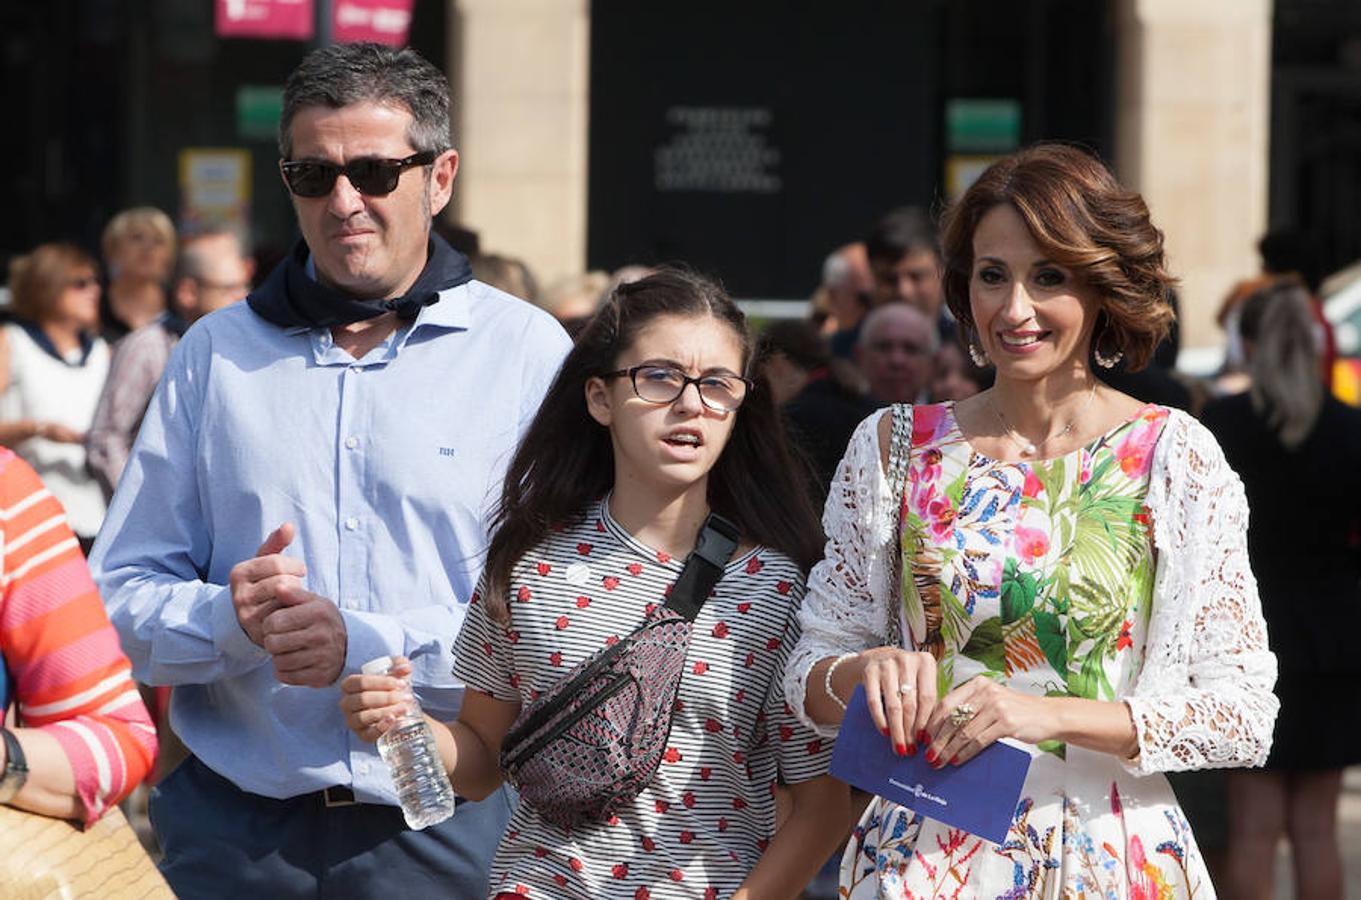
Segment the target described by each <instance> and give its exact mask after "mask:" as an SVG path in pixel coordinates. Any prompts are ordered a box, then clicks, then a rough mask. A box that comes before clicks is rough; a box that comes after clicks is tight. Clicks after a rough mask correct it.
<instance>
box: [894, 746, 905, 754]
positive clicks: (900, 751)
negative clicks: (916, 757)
mask: <svg viewBox="0 0 1361 900" xmlns="http://www.w3.org/2000/svg"><path fill="white" fill-rule="evenodd" d="M893 752H894V753H897V754H898V755H899V756H906V755H907V748H906V747H904V746H903V745H902V744H894V745H893Z"/></svg>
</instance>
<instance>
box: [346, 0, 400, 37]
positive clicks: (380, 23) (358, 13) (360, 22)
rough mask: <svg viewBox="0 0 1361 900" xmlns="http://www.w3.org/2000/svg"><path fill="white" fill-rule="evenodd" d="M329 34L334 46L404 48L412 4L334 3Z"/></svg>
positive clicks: (378, 0) (381, 0)
mask: <svg viewBox="0 0 1361 900" xmlns="http://www.w3.org/2000/svg"><path fill="white" fill-rule="evenodd" d="M334 3H335V8H334V11H333V13H332V15H333V18H334V21H333V23H332V33H333V34H334V35H335V39H336V42H337V43H342V44H344V43H350V42H352V41H374V42H376V43H379V44H387V45H389V46H392V47H403V46H406V38H407V33H408V32H409V31H410V30H411V7H412V3H413V0H334Z"/></svg>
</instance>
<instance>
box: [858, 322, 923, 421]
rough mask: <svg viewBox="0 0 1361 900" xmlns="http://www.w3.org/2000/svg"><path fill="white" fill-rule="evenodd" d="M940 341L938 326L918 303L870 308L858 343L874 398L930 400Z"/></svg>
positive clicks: (883, 403)
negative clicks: (935, 357)
mask: <svg viewBox="0 0 1361 900" xmlns="http://www.w3.org/2000/svg"><path fill="white" fill-rule="evenodd" d="M939 345H940V339H939V337H938V336H937V333H936V329H935V328H933V327H932V326H931V322H930V320H929V319H927V318H926V316H925V315H923V314H922V313H921V311H920V310H918V309H917V308H916V307H914V306H910V305H908V304H906V303H901V302H895V303H888V304H885V305H884V306H876V307H875V308H874V309H872V310H870V312H869V315H867V316H865V321H864V322H863V323H861V326H860V340H859V342H858V343H857V344H856V347H855V363H856V365H857V366H859V367H860V372H861V374H862V375H864V376H865V381H866V382H868V384H869V396H870V399H872V400H873V401H874V402H875V403H876V404H878V405H880V406H887V405H888V404H890V403H924V402H926V399H927V397H926V387H927V385H928V383H929V382H930V380H931V373H932V365H933V363H932V360H933V357H934V356H935V352H936V349H937V347H939Z"/></svg>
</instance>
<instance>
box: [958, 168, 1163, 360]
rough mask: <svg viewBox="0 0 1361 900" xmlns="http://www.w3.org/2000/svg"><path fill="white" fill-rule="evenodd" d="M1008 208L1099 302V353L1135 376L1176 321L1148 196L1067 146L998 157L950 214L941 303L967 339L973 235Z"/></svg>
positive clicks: (1159, 235) (1096, 339) (1096, 341)
mask: <svg viewBox="0 0 1361 900" xmlns="http://www.w3.org/2000/svg"><path fill="white" fill-rule="evenodd" d="M1004 203H1006V204H1010V205H1011V206H1012V207H1013V208H1014V209H1015V210H1016V211H1017V212H1018V213H1020V215H1021V218H1022V219H1023V220H1024V221H1025V223H1026V226H1027V227H1028V228H1029V229H1030V234H1031V236H1032V237H1034V239H1035V242H1036V243H1037V244H1039V245H1040V247H1041V249H1043V250H1044V252H1045V254H1046V255H1047V256H1048V257H1049V260H1050V261H1051V262H1053V263H1056V264H1057V265H1060V266H1063V267H1064V268H1066V269H1069V270H1071V271H1072V272H1073V273H1074V274H1075V275H1076V276H1077V277H1078V278H1080V279H1081V280H1082V281H1083V282H1084V283H1085V284H1087V285H1089V286H1090V287H1091V288H1093V289H1094V290H1095V291H1096V293H1097V294H1098V295H1099V296H1100V298H1101V312H1100V313H1099V314H1098V316H1097V321H1096V328H1095V330H1094V331H1093V332H1092V334H1093V337H1092V347H1093V349H1100V351H1101V352H1102V353H1103V354H1104V355H1108V356H1109V355H1113V354H1115V353H1116V352H1119V353H1123V354H1124V356H1125V361H1126V364H1127V366H1128V368H1129V369H1130V370H1131V371H1138V370H1139V369H1142V368H1143V367H1144V366H1145V365H1147V364H1148V361H1149V359H1150V358H1151V357H1152V356H1153V351H1154V350H1155V349H1156V348H1157V346H1158V344H1159V343H1160V342H1161V341H1162V339H1163V338H1164V337H1166V335H1167V332H1168V329H1169V328H1171V326H1172V320H1173V318H1174V313H1173V311H1172V307H1171V305H1170V304H1169V303H1168V299H1167V298H1168V291H1169V289H1170V288H1171V287H1172V286H1173V285H1174V284H1175V281H1176V280H1175V279H1174V278H1173V277H1172V276H1171V275H1170V274H1169V273H1168V271H1167V269H1166V262H1165V260H1164V257H1163V234H1162V232H1161V231H1159V230H1158V229H1157V228H1155V227H1154V225H1153V223H1152V221H1150V219H1149V215H1148V206H1147V205H1146V204H1145V203H1144V199H1143V197H1140V196H1139V195H1138V194H1137V193H1135V192H1134V191H1127V190H1125V189H1124V188H1122V187H1121V186H1120V184H1119V182H1117V181H1116V180H1115V177H1114V176H1113V175H1111V173H1110V170H1109V169H1107V168H1106V166H1105V165H1104V164H1103V163H1102V162H1101V161H1100V160H1099V159H1097V158H1096V157H1094V156H1092V155H1091V154H1090V153H1088V152H1086V151H1085V150H1082V149H1079V148H1077V147H1073V146H1069V145H1067V144H1054V143H1044V144H1036V145H1034V146H1032V147H1027V148H1026V149H1024V150H1019V151H1017V152H1016V153H1013V154H1011V155H1010V156H1007V157H1005V158H1003V159H1000V160H998V161H997V162H995V163H993V164H992V165H991V166H989V167H988V168H987V169H986V170H985V171H984V172H983V174H982V175H981V176H979V178H978V180H977V181H975V182H974V183H973V185H972V186H971V187H970V188H969V189H968V190H967V191H965V192H964V196H963V197H961V198H960V199H959V200H958V202H956V203H955V204H954V205H953V206H952V207H951V208H950V209H949V210H947V211H946V213H945V217H944V221H943V251H944V256H945V302H946V303H948V304H949V306H950V311H951V312H953V313H954V314H955V318H957V319H958V320H959V322H960V325H961V326H962V328H961V333H962V334H963V335H965V336H967V335H968V334H969V333H970V332H971V331H974V330H975V325H974V321H973V312H972V310H971V309H970V307H969V282H970V280H971V278H972V275H973V263H974V260H973V238H974V231H975V229H977V228H978V223H979V221H980V220H981V219H982V218H983V216H984V215H985V214H986V213H987V212H988V211H989V210H990V209H992V208H993V207H995V206H1000V205H1001V204H1004Z"/></svg>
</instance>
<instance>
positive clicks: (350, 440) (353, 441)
mask: <svg viewBox="0 0 1361 900" xmlns="http://www.w3.org/2000/svg"><path fill="white" fill-rule="evenodd" d="M358 446H359V438H357V437H354V436H350V437H347V438H345V449H346V450H353V449H354V448H355V447H358Z"/></svg>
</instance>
